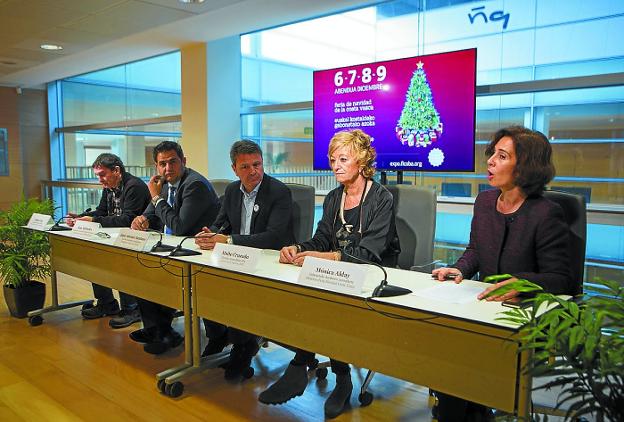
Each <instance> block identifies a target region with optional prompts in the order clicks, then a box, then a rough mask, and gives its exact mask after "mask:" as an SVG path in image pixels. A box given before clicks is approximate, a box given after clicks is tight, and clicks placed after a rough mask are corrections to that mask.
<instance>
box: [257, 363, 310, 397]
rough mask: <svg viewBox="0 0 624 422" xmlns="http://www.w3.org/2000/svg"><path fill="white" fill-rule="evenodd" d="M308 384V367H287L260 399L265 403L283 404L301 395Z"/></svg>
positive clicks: (291, 365) (261, 394)
mask: <svg viewBox="0 0 624 422" xmlns="http://www.w3.org/2000/svg"><path fill="white" fill-rule="evenodd" d="M307 386H308V367H307V366H306V365H293V364H292V362H291V363H290V365H288V368H286V372H284V374H283V375H282V376H281V377H280V379H278V380H277V381H275V383H273V385H272V386H270V387H269V388H267V389H266V390H264V391H263V392H262V393H260V395H259V396H258V401H259V402H260V403H264V404H282V403H286V402H287V401H288V400H290V399H292V398H295V397H297V396H300V395H302V394H303V392H304V391H305V389H306V387H307Z"/></svg>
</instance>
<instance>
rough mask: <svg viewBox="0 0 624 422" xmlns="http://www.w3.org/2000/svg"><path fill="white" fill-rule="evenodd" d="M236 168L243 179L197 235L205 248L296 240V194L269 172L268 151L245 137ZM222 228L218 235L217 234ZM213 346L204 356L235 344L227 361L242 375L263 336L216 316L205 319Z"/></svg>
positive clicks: (273, 245)
mask: <svg viewBox="0 0 624 422" xmlns="http://www.w3.org/2000/svg"><path fill="white" fill-rule="evenodd" d="M230 159H231V160H232V170H234V173H235V174H236V176H238V178H239V179H240V180H239V181H237V182H233V183H231V184H230V185H228V186H227V188H226V189H225V195H224V198H223V203H222V204H221V209H220V210H219V215H218V216H217V218H216V220H215V222H214V223H213V224H212V226H211V227H210V228H208V227H204V228H203V229H202V232H201V233H199V235H198V236H200V237H198V238H196V239H195V242H196V243H197V245H198V246H199V247H200V248H202V249H213V248H214V246H215V244H217V243H229V244H234V245H242V246H251V247H254V248H262V249H280V248H281V247H283V246H286V245H291V244H293V243H294V235H293V224H292V195H291V193H290V189H288V187H287V186H286V185H284V184H283V183H282V182H280V181H279V180H277V179H274V178H273V177H271V176H269V175H267V174H264V168H263V162H262V150H261V149H260V147H259V146H258V144H256V143H255V142H253V141H249V140H242V141H237V142H235V143H234V144H233V145H232V148H231V150H230ZM215 233H216V234H215ZM204 326H205V328H206V336H207V337H208V345H207V346H206V349H205V350H204V353H203V354H202V355H203V356H208V355H211V354H215V353H219V352H221V351H222V350H223V348H224V347H225V346H226V345H227V344H229V343H233V344H234V347H233V348H232V351H231V352H230V360H229V362H228V363H227V364H226V365H225V377H226V378H227V379H234V378H238V377H239V376H240V375H241V373H242V371H244V370H245V369H246V368H248V367H249V365H250V364H251V359H252V358H253V357H254V356H255V354H256V353H257V352H258V338H257V337H256V336H254V335H252V334H249V333H246V332H244V331H240V330H237V329H234V328H228V327H226V326H224V325H222V324H219V323H216V322H214V321H208V320H204Z"/></svg>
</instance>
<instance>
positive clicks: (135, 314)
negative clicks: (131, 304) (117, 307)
mask: <svg viewBox="0 0 624 422" xmlns="http://www.w3.org/2000/svg"><path fill="white" fill-rule="evenodd" d="M139 321H141V313H140V312H139V310H138V309H129V310H126V309H122V310H121V312H119V315H118V316H117V318H111V319H110V321H108V325H110V327H111V328H125V327H129V326H130V325H132V324H134V323H135V322H139Z"/></svg>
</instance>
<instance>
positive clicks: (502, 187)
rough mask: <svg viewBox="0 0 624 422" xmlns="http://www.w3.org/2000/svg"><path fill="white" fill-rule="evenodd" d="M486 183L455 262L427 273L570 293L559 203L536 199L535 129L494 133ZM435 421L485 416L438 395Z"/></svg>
mask: <svg viewBox="0 0 624 422" xmlns="http://www.w3.org/2000/svg"><path fill="white" fill-rule="evenodd" d="M486 155H487V156H489V158H488V160H487V168H488V174H487V177H488V182H489V184H490V185H491V186H492V187H494V188H496V189H494V190H487V191H484V192H482V193H480V194H479V196H477V199H476V200H475V205H474V215H473V218H472V226H471V230H470V243H469V244H468V247H467V248H466V250H465V251H464V253H463V255H462V256H461V257H460V258H459V259H458V260H457V262H456V263H455V264H453V265H452V266H451V267H447V268H439V269H437V270H434V271H433V274H434V275H435V276H436V277H437V279H438V280H440V281H442V280H444V279H445V278H447V277H448V275H449V274H454V275H455V282H456V283H460V282H461V281H462V280H463V279H465V278H466V279H467V278H472V277H474V276H475V275H476V274H477V273H478V274H479V280H483V279H484V278H485V277H487V276H489V275H493V274H511V275H512V276H513V277H512V278H510V279H508V280H505V281H503V282H500V283H497V284H495V285H493V286H491V287H489V288H487V289H485V290H484V291H483V292H482V293H481V294H480V295H479V296H478V298H479V299H483V298H485V297H486V295H488V294H489V293H490V292H492V291H495V290H496V289H497V288H499V287H501V286H502V285H505V284H507V283H510V282H512V281H514V280H517V279H519V278H522V279H526V280H529V281H532V282H533V283H536V284H539V285H540V286H542V287H543V288H544V290H545V291H547V292H550V293H555V294H560V293H568V292H570V291H572V290H574V287H573V283H572V278H571V274H570V262H569V257H568V253H567V242H568V227H567V225H566V223H565V221H564V219H563V211H562V210H561V207H560V206H559V205H557V204H555V203H553V202H551V201H549V200H547V199H546V198H544V197H543V196H542V192H543V191H544V188H545V185H546V184H547V183H548V182H550V181H551V180H552V178H553V177H554V175H555V168H554V165H553V164H552V159H551V156H552V148H551V146H550V143H549V142H548V139H547V138H546V137H545V136H544V135H543V134H542V133H540V132H536V131H533V130H530V129H527V128H524V127H521V126H511V127H508V128H504V129H501V130H499V131H498V132H496V134H495V135H494V139H493V140H492V142H490V144H489V145H488V147H487V149H486ZM518 295H519V293H518V292H517V291H515V290H512V291H509V292H507V293H505V294H500V295H497V294H496V293H495V292H494V294H493V295H492V296H489V297H487V298H486V300H488V301H504V300H509V299H513V298H515V297H517V296H518ZM438 400H439V405H438V420H439V421H440V422H447V421H453V422H455V421H459V422H461V421H464V420H487V418H488V414H489V411H488V410H487V409H486V408H485V407H483V406H480V405H477V404H475V403H470V402H468V401H466V400H462V399H459V398H456V397H452V396H448V395H446V394H441V393H438Z"/></svg>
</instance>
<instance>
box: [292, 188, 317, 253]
mask: <svg viewBox="0 0 624 422" xmlns="http://www.w3.org/2000/svg"><path fill="white" fill-rule="evenodd" d="M286 186H288V189H290V193H291V194H292V201H293V212H292V219H293V229H294V231H295V240H296V241H297V243H299V242H305V241H306V240H309V239H310V238H311V237H312V226H313V225H314V206H315V191H314V187H313V186H308V185H300V184H298V183H286Z"/></svg>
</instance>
